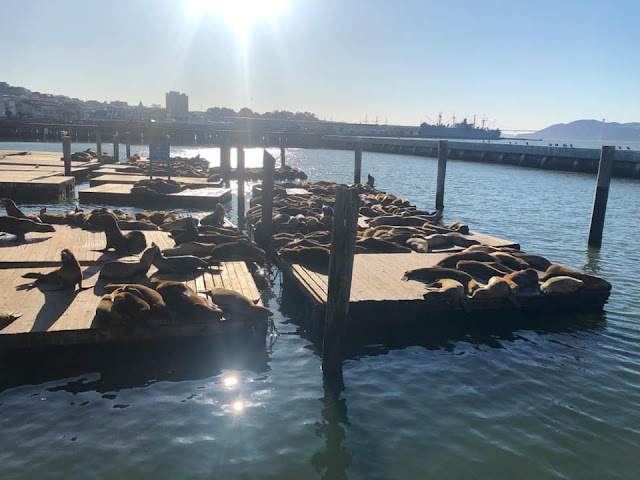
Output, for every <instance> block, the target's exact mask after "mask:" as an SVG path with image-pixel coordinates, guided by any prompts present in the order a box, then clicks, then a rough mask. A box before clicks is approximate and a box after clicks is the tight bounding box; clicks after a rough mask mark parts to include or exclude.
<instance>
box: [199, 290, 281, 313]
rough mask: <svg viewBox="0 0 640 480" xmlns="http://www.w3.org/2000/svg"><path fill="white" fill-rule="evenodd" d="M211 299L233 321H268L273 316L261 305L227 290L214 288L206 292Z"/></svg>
mask: <svg viewBox="0 0 640 480" xmlns="http://www.w3.org/2000/svg"><path fill="white" fill-rule="evenodd" d="M205 293H206V294H207V295H208V296H209V298H211V300H212V301H213V303H215V304H216V305H218V306H219V307H220V308H221V309H222V312H223V314H224V316H225V318H228V319H230V320H233V319H260V320H266V318H267V317H269V316H271V315H273V313H272V312H271V310H269V309H268V308H266V307H262V306H260V305H256V304H255V303H254V302H252V301H251V300H250V299H249V298H248V297H245V296H244V295H242V294H241V293H239V292H236V291H234V290H228V289H226V288H214V289H212V290H207V291H206V292H205Z"/></svg>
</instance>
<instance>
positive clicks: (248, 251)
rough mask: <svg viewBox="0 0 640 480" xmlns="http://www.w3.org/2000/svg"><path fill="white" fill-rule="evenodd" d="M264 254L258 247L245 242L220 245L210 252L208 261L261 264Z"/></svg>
mask: <svg viewBox="0 0 640 480" xmlns="http://www.w3.org/2000/svg"><path fill="white" fill-rule="evenodd" d="M265 257H266V253H265V251H264V250H263V249H261V248H260V247H258V246H256V245H254V244H253V243H251V242H249V241H247V240H238V241H235V242H227V243H221V244H220V245H216V246H215V247H214V248H213V250H211V255H210V257H209V259H210V260H212V261H216V262H224V261H233V260H244V261H252V262H258V263H262V262H264V259H265Z"/></svg>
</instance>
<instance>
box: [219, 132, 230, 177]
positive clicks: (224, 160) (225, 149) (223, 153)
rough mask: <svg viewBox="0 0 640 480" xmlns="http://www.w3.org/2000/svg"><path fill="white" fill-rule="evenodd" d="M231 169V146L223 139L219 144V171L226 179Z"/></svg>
mask: <svg viewBox="0 0 640 480" xmlns="http://www.w3.org/2000/svg"><path fill="white" fill-rule="evenodd" d="M230 171H231V148H230V147H229V144H228V143H227V142H226V141H225V142H224V143H223V144H222V145H220V172H221V173H222V176H223V177H224V178H225V179H226V178H227V177H228V176H229V172H230Z"/></svg>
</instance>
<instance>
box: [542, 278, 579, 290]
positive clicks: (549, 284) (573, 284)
mask: <svg viewBox="0 0 640 480" xmlns="http://www.w3.org/2000/svg"><path fill="white" fill-rule="evenodd" d="M583 287H584V282H583V281H582V280H579V279H577V278H575V277H567V276H563V275H560V276H556V277H551V278H549V279H548V280H546V281H545V282H543V283H542V285H540V291H541V292H542V293H544V294H547V295H554V294H557V295H560V294H569V293H575V292H578V291H579V290H581V289H582V288H583Z"/></svg>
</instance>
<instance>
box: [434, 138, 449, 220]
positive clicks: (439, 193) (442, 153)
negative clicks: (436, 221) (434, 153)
mask: <svg viewBox="0 0 640 480" xmlns="http://www.w3.org/2000/svg"><path fill="white" fill-rule="evenodd" d="M448 155H449V141H448V140H439V141H438V179H437V182H436V210H440V211H442V210H444V177H445V175H446V173H447V156H448Z"/></svg>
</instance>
